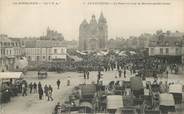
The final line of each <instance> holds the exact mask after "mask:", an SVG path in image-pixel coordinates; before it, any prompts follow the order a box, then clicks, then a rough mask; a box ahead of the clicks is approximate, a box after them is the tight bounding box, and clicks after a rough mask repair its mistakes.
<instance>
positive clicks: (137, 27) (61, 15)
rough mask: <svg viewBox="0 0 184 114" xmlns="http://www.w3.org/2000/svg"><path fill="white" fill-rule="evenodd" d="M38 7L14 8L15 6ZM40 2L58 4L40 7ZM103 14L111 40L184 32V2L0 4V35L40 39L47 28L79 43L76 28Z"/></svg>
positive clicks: (5, 0) (9, 0)
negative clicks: (143, 34) (92, 17)
mask: <svg viewBox="0 0 184 114" xmlns="http://www.w3.org/2000/svg"><path fill="white" fill-rule="evenodd" d="M21 1H23V2H34V1H37V2H39V3H41V4H39V5H31V4H29V5H20V4H19V5H17V4H15V3H16V2H21ZM95 1H98V2H99V1H100V2H108V3H113V2H120V3H138V2H139V3H142V2H146V3H148V2H149V3H156V2H157V3H158V2H160V3H169V4H164V5H135V4H134V5H130V4H129V5H128V4H126V5H122V4H121V5H120V4H119V5H112V4H109V5H102V4H101V5H99V4H98V5H89V4H88V3H89V2H95ZM43 2H54V3H56V2H57V3H59V4H58V5H43ZM101 12H103V14H104V17H105V18H106V20H107V24H108V36H109V39H110V38H115V37H119V36H121V37H124V38H128V37H129V36H138V35H140V34H141V33H154V32H155V31H156V30H160V29H162V30H171V31H176V30H178V31H181V32H184V0H0V34H7V35H8V36H11V37H39V36H41V35H45V34H46V29H47V27H49V28H51V29H54V30H57V31H58V32H61V33H62V34H63V35H64V38H65V39H66V40H78V37H79V25H80V23H81V22H82V21H83V20H84V19H86V20H87V21H88V22H89V21H90V19H91V16H92V14H94V15H96V18H97V19H98V17H99V16H100V13H101Z"/></svg>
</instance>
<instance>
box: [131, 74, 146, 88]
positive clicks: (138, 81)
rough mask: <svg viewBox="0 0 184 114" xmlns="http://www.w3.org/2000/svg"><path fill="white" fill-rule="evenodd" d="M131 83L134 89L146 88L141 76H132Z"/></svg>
mask: <svg viewBox="0 0 184 114" xmlns="http://www.w3.org/2000/svg"><path fill="white" fill-rule="evenodd" d="M130 84H131V89H132V90H141V89H143V88H144V87H143V82H142V79H141V78H140V77H131V78H130Z"/></svg>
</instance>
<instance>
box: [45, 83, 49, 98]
mask: <svg viewBox="0 0 184 114" xmlns="http://www.w3.org/2000/svg"><path fill="white" fill-rule="evenodd" d="M48 90H49V88H48V86H47V84H46V85H45V86H44V93H45V96H46V97H48Z"/></svg>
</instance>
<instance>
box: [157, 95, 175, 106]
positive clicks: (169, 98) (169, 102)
mask: <svg viewBox="0 0 184 114" xmlns="http://www.w3.org/2000/svg"><path fill="white" fill-rule="evenodd" d="M160 105H162V106H175V103H174V97H173V95H172V94H168V93H163V94H160Z"/></svg>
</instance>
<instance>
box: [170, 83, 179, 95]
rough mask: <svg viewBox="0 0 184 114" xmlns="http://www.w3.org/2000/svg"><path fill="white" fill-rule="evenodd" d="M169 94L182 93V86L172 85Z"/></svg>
mask: <svg viewBox="0 0 184 114" xmlns="http://www.w3.org/2000/svg"><path fill="white" fill-rule="evenodd" d="M169 93H182V85H181V84H174V85H170V86H169Z"/></svg>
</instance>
